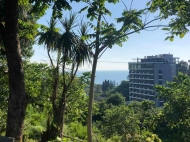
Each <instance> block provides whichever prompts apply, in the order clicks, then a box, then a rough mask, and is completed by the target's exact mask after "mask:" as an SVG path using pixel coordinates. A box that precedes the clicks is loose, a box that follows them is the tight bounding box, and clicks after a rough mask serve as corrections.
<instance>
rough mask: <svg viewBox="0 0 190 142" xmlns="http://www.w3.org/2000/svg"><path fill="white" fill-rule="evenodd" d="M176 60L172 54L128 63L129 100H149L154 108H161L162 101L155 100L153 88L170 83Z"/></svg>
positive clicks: (174, 74) (148, 57) (155, 93)
mask: <svg viewBox="0 0 190 142" xmlns="http://www.w3.org/2000/svg"><path fill="white" fill-rule="evenodd" d="M178 60H179V58H176V57H173V55H172V54H160V55H155V56H147V57H146V56H145V57H144V58H143V59H139V58H137V59H134V60H133V62H129V100H130V101H133V100H136V101H142V100H151V101H154V102H155V104H156V106H163V101H162V100H159V99H158V98H156V96H157V95H158V93H157V92H156V91H155V89H154V86H155V85H156V84H159V85H165V84H166V82H167V81H172V79H173V78H174V76H176V63H177V62H178Z"/></svg>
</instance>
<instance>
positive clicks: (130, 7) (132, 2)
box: [129, 0, 133, 11]
mask: <svg viewBox="0 0 190 142" xmlns="http://www.w3.org/2000/svg"><path fill="white" fill-rule="evenodd" d="M132 5H133V0H131V5H130V8H129V11H131V8H132Z"/></svg>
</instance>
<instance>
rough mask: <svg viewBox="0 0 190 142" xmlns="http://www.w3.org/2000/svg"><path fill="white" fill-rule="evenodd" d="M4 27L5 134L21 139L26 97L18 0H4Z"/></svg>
mask: <svg viewBox="0 0 190 142" xmlns="http://www.w3.org/2000/svg"><path fill="white" fill-rule="evenodd" d="M5 9H6V12H5V13H6V15H5V29H4V31H3V34H2V39H3V42H4V46H5V50H6V57H7V63H8V71H9V99H8V114H7V126H6V136H8V137H14V138H15V139H16V140H17V141H22V130H23V124H24V118H25V111H26V105H27V98H26V93H25V84H24V73H23V67H22V58H21V51H20V43H19V37H18V0H6V1H5Z"/></svg>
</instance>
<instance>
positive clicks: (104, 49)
mask: <svg viewBox="0 0 190 142" xmlns="http://www.w3.org/2000/svg"><path fill="white" fill-rule="evenodd" d="M107 49H108V47H105V48H102V50H104V51H103V52H102V53H101V51H102V50H101V51H99V53H101V55H100V56H99V57H98V59H99V58H101V56H102V55H103V54H104V52H105V51H106V50H107Z"/></svg>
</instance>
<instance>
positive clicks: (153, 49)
mask: <svg viewBox="0 0 190 142" xmlns="http://www.w3.org/2000/svg"><path fill="white" fill-rule="evenodd" d="M123 1H124V0H123ZM146 2H147V0H140V1H139V0H134V2H133V5H132V8H135V9H140V8H143V7H145V3H146ZM72 6H73V11H76V12H77V11H79V10H80V9H81V8H82V7H84V4H79V3H73V4H72ZM126 6H127V7H128V8H129V6H130V1H128V3H126ZM107 8H108V9H109V10H110V11H111V12H112V17H109V18H108V19H107V20H108V22H114V19H115V18H118V17H120V16H121V13H122V11H123V10H124V9H125V6H124V5H123V4H122V3H119V4H116V5H108V7H107ZM156 14H157V13H156ZM156 14H152V15H150V17H149V19H150V20H151V18H153V17H154V16H155V15H156ZM50 15H51V10H48V11H47V13H46V15H45V16H44V17H42V18H41V19H40V20H39V21H38V23H40V24H47V21H49V18H50ZM163 23H165V22H161V24H163ZM165 37H167V34H166V31H163V30H161V29H157V30H155V31H141V32H140V34H137V33H135V34H132V35H130V36H129V39H128V40H127V42H125V43H123V46H122V47H119V46H114V47H113V48H112V49H107V50H106V52H105V53H104V54H103V55H102V57H101V58H100V59H99V61H109V62H98V66H97V70H128V62H130V61H132V59H134V58H137V57H139V58H143V57H144V56H147V55H157V54H168V53H170V54H173V55H174V56H175V57H179V58H180V60H185V61H188V60H189V59H190V56H189V55H190V44H189V43H190V41H189V40H190V34H189V33H188V34H187V35H186V36H185V37H183V38H182V39H180V38H178V37H175V39H174V41H173V42H170V41H165V40H164V39H165ZM34 50H35V54H34V56H33V57H32V58H31V61H36V62H47V63H48V57H47V53H46V50H44V48H43V46H39V45H35V46H34ZM114 62H116V63H114ZM122 62H123V63H122ZM80 70H84V71H87V70H91V65H89V64H86V65H84V66H82V67H80Z"/></svg>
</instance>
